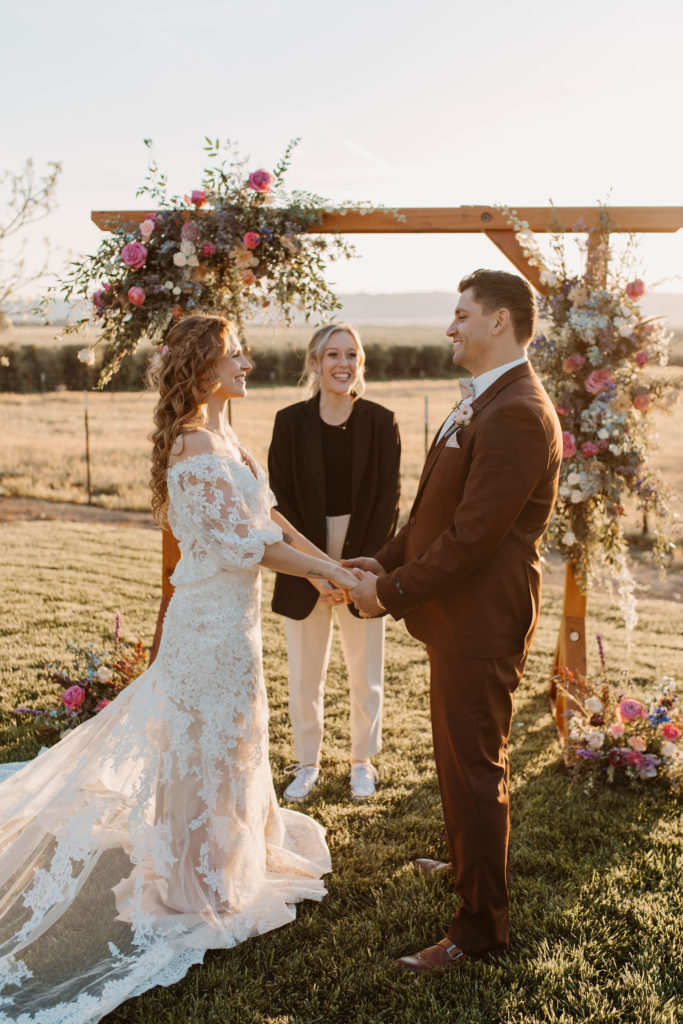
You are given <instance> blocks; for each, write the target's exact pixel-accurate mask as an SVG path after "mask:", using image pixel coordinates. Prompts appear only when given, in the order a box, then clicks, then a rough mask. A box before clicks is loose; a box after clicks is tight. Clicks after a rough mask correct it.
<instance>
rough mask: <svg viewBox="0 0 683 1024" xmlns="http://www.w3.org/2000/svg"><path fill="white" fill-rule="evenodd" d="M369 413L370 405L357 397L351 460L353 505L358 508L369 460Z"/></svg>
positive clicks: (354, 411) (354, 410)
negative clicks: (359, 494)
mask: <svg viewBox="0 0 683 1024" xmlns="http://www.w3.org/2000/svg"><path fill="white" fill-rule="evenodd" d="M367 414H368V405H367V403H366V402H364V401H363V399H362V398H358V399H356V402H355V407H354V409H353V413H352V415H353V421H354V422H353V431H352V461H351V505H352V507H353V508H356V506H357V504H358V491H359V490H360V485H361V481H362V479H363V474H364V473H365V464H366V462H367V461H368V454H369V450H370V444H369V434H368V431H367V430H366V429H365V425H366V424H365V420H366V417H367Z"/></svg>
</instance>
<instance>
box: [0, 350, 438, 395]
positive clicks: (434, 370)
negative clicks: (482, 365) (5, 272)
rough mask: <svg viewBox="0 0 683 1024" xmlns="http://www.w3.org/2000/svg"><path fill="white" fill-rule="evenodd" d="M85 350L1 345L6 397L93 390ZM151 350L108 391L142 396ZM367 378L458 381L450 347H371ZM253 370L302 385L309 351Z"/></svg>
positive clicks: (253, 376) (257, 359)
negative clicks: (82, 354)
mask: <svg viewBox="0 0 683 1024" xmlns="http://www.w3.org/2000/svg"><path fill="white" fill-rule="evenodd" d="M81 351H82V348H81V346H80V345H66V344H63V343H62V344H60V345H59V346H58V347H48V346H40V345H22V346H20V347H14V346H12V347H10V346H3V345H0V360H1V359H2V358H3V357H4V358H5V359H6V360H7V365H4V366H2V365H0V392H2V391H5V392H15V393H17V394H30V393H31V392H38V391H54V390H55V389H57V388H66V389H67V390H69V391H82V390H83V389H84V388H86V387H92V386H93V384H94V381H95V380H96V377H97V372H98V370H100V369H101V366H102V361H101V360H100V362H99V363H96V368H95V369H93V368H91V367H88V366H86V365H84V363H83V362H82V361H81V360H80V359H79V358H78V353H79V352H81ZM150 351H151V350H150V348H149V346H148V345H141V346H140V347H139V348H138V349H137V350H136V351H135V352H134V353H133V354H131V355H130V357H129V358H128V359H126V360H125V361H124V362H123V363H122V364H121V365H120V366H119V368H118V370H117V371H116V372H115V373H114V374H113V375H112V376H111V378H110V379H109V381H108V383H107V384H106V385H105V386H104V390H106V391H142V390H144V389H145V381H144V376H145V370H146V368H147V363H148V360H149V357H150ZM365 354H366V376H367V379H368V380H369V381H373V380H413V379H416V378H417V379H422V378H427V379H446V378H452V377H453V375H454V371H453V363H452V361H451V353H450V350H449V349H448V348H447V347H446V346H445V345H406V344H403V345H386V344H379V345H378V344H369V345H366V346H365ZM250 359H251V360H252V361H253V364H254V366H253V370H252V371H251V373H250V374H249V383H250V384H256V385H261V384H296V383H297V382H298V380H299V378H300V376H301V370H302V366H303V351H300V350H297V349H295V348H292V347H285V346H273V347H271V348H268V349H259V348H251V349H250Z"/></svg>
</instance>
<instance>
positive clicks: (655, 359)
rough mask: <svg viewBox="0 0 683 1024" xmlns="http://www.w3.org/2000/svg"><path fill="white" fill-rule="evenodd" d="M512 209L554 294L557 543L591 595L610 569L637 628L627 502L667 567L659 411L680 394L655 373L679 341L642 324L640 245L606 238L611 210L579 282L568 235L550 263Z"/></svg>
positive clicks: (543, 347)
mask: <svg viewBox="0 0 683 1024" xmlns="http://www.w3.org/2000/svg"><path fill="white" fill-rule="evenodd" d="M505 213H506V215H507V217H508V220H509V222H510V223H511V224H512V226H513V227H514V228H515V230H516V233H517V238H518V240H519V242H520V243H521V245H522V247H523V249H524V255H525V257H526V258H527V259H528V261H529V263H530V264H531V265H532V266H536V267H538V268H539V269H540V278H541V282H542V284H544V285H545V286H546V288H547V294H546V295H545V296H544V297H543V299H542V301H541V308H540V313H541V318H542V322H543V324H544V332H545V333H544V334H542V335H540V336H539V337H537V338H536V339H535V340H534V341H533V342H532V345H531V348H530V357H531V359H532V362H533V365H534V367H535V369H536V370H537V371H538V373H539V375H540V377H541V378H542V380H543V384H544V386H545V388H546V390H547V391H548V394H549V395H550V397H551V400H552V401H553V403H554V405H555V408H556V409H557V412H558V414H559V417H560V422H561V424H562V437H563V446H564V451H563V461H562V469H561V476H560V490H559V497H558V501H557V504H556V506H555V511H554V514H553V518H552V521H551V524H550V529H549V532H548V537H547V542H548V544H549V546H551V547H555V548H557V549H559V551H560V552H561V553H562V554H563V556H564V557H565V559H566V560H567V561H569V562H571V564H572V566H573V567H574V570H575V573H576V576H577V579H578V580H579V582H580V584H581V585H582V586H583V587H584V588H585V589H587V588H588V586H589V585H590V583H591V581H592V578H593V576H594V575H595V573H596V572H599V571H601V570H604V569H607V570H608V573H609V575H610V576H611V577H612V578H615V579H616V582H617V585H618V588H619V591H620V597H621V602H620V603H621V607H622V611H623V613H624V618H625V621H626V625H627V627H628V628H632V627H633V626H634V625H635V622H636V616H635V601H634V598H633V581H632V578H631V574H630V572H629V569H628V566H627V563H626V552H627V544H626V539H625V537H624V532H623V525H622V523H623V516H624V514H625V507H624V503H625V501H626V500H627V499H628V498H634V499H635V500H636V502H637V506H638V508H639V509H640V510H642V512H643V513H644V514H646V515H647V517H648V524H649V525H650V526H651V527H652V533H653V538H654V558H655V562H656V563H657V564H658V565H659V566H660V567H665V566H666V564H667V561H668V559H669V557H670V553H671V550H672V548H673V536H672V534H673V528H674V522H675V517H674V515H673V513H672V511H671V507H670V502H671V497H672V496H671V495H670V493H669V492H668V490H667V488H666V487H665V485H664V483H663V481H662V478H661V476H660V474H659V473H658V471H656V470H655V468H654V467H653V465H652V462H651V454H652V451H653V448H654V446H655V444H656V435H654V434H653V428H652V423H651V415H652V412H653V411H654V410H655V409H665V410H666V409H670V408H671V407H672V405H673V404H674V402H675V401H676V399H677V397H678V393H679V390H680V384H678V383H677V382H675V381H673V380H663V379H661V378H658V377H657V376H656V375H655V374H654V373H653V372H652V368H653V367H654V366H666V365H667V363H668V359H669V350H670V345H671V340H672V335H671V334H670V333H669V332H668V331H666V330H665V329H664V327H663V326H662V324H661V321H660V320H659V319H646V318H644V317H643V315H642V313H641V310H640V307H639V305H638V300H639V299H640V298H641V297H642V296H643V294H644V293H645V284H644V282H643V281H642V280H641V279H640V278H639V277H636V276H634V267H635V265H636V250H635V243H634V241H633V240H632V239H630V240H629V244H628V245H627V247H626V249H625V251H624V254H623V256H621V258H620V259H619V260H616V259H615V258H614V256H613V253H612V252H611V251H610V249H609V247H608V243H607V241H606V239H607V237H608V236H607V234H606V233H607V232H609V230H610V227H612V225H611V223H610V220H609V214H608V212H607V211H604V212H603V216H602V220H603V222H602V224H601V227H600V228H599V229H596V230H597V235H596V236H595V241H596V242H597V243H598V244H597V245H596V246H594V247H593V249H592V256H591V255H590V254H591V246H590V245H589V244H586V245H585V246H584V247H583V248H584V254H585V257H586V270H585V272H584V274H583V275H581V276H577V275H576V274H572V273H570V272H569V270H568V269H567V262H566V255H567V254H566V247H565V239H566V236H564V235H562V234H559V233H558V234H553V235H551V257H550V258H547V257H546V256H545V255H543V254H542V253H541V250H540V247H539V244H538V241H537V239H536V237H535V236H534V234H533V232H531V231H530V230H529V227H528V224H526V223H525V222H523V221H520V220H519V219H518V218H517V216H516V214H515V212H514V211H510V210H506V211H505ZM590 234H591V232H588V235H589V236H590ZM596 266H598V267H599V268H600V271H599V272H598V273H597V274H596Z"/></svg>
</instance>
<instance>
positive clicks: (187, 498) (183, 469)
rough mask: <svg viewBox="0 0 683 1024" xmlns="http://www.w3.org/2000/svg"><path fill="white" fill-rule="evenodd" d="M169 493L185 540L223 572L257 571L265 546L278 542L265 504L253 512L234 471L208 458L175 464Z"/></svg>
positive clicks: (277, 532)
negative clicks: (194, 543)
mask: <svg viewBox="0 0 683 1024" xmlns="http://www.w3.org/2000/svg"><path fill="white" fill-rule="evenodd" d="M240 471H241V472H250V471H249V470H248V469H241V470H240ZM169 482H170V481H169ZM173 489H174V490H176V496H175V497H176V501H175V502H174V505H175V514H176V516H177V515H182V517H183V519H184V520H185V523H184V525H185V528H186V532H187V534H189V535H190V536H191V537H192V538H193V540H194V541H195V542H196V543H197V544H199V546H200V547H202V548H203V549H204V551H205V552H206V553H207V555H208V556H209V557H210V558H211V560H212V561H213V562H215V563H216V564H218V565H220V567H221V568H222V569H228V570H230V569H232V570H235V569H248V568H250V567H252V566H254V565H258V563H259V562H260V561H261V560H262V558H263V555H264V551H265V546H266V544H275V543H276V542H277V541H280V540H282V530H281V529H280V527H279V526H278V525H277V524H276V523H274V522H273V520H272V519H271V518H270V514H269V509H268V507H267V501H265V500H264V501H261V502H257V506H258V507H252V505H251V504H250V503H249V501H248V499H247V497H246V496H245V495H244V494H243V492H242V489H241V488H240V485H239V480H238V479H237V474H236V473H235V472H234V467H232V466H231V464H230V463H229V461H227V460H225V459H222V458H220V457H218V456H215V455H209V456H206V457H203V456H198V457H195V458H189V459H187V460H185V461H183V462H180V463H178V464H177V465H176V466H175V467H174V472H173ZM266 491H267V488H266ZM264 497H267V494H266V495H264Z"/></svg>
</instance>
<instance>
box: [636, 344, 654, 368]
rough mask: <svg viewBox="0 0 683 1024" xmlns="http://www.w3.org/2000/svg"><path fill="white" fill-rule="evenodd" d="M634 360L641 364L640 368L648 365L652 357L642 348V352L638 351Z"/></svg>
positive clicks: (638, 364)
mask: <svg viewBox="0 0 683 1024" xmlns="http://www.w3.org/2000/svg"><path fill="white" fill-rule="evenodd" d="M633 360H634V362H635V364H636V366H640V368H641V369H642V368H643V366H647V364H648V363H649V362H650V357H649V355H648V354H647V352H645V351H644V350H643V349H641V350H640V352H636V354H635V355H634V357H633Z"/></svg>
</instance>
